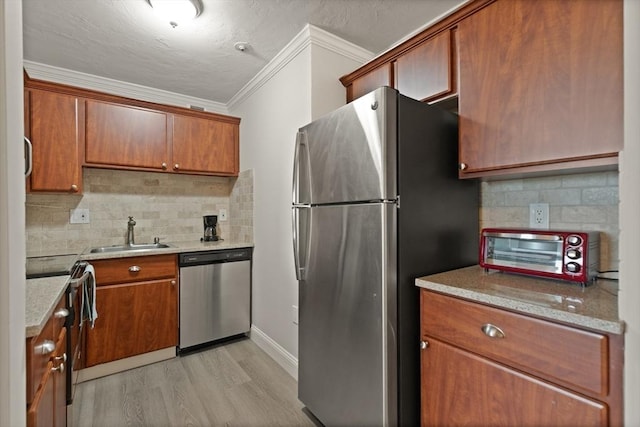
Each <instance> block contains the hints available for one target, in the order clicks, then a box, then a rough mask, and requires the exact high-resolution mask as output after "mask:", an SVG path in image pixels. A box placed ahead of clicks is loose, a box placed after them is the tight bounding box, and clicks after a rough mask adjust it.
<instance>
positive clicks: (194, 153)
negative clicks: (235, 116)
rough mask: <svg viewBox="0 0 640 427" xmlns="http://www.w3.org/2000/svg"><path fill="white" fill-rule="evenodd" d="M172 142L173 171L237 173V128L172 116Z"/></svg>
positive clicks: (195, 118) (226, 124)
mask: <svg viewBox="0 0 640 427" xmlns="http://www.w3.org/2000/svg"><path fill="white" fill-rule="evenodd" d="M172 142H173V143H172V152H173V165H172V168H173V169H174V170H176V171H177V170H180V171H183V172H215V173H218V174H222V175H237V174H238V164H239V152H238V146H239V144H238V126H237V125H234V124H232V123H226V122H221V121H218V120H207V119H202V118H197V117H189V116H181V115H178V114H174V115H173V141H172Z"/></svg>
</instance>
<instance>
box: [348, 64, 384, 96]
mask: <svg viewBox="0 0 640 427" xmlns="http://www.w3.org/2000/svg"><path fill="white" fill-rule="evenodd" d="M380 86H389V87H393V67H392V66H391V63H387V64H382V65H381V66H379V67H378V68H375V69H373V70H371V71H369V72H368V73H366V74H363V75H362V76H360V77H358V78H356V79H354V80H353V81H351V82H350V83H349V85H348V86H347V102H351V101H353V100H354V99H356V98H359V97H361V96H362V95H365V94H367V93H369V92H371V91H372V90H375V89H377V88H379V87H380Z"/></svg>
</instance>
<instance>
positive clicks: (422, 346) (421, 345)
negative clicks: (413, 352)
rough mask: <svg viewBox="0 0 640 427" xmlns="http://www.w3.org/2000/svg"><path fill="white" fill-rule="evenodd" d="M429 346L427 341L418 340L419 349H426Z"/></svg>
mask: <svg viewBox="0 0 640 427" xmlns="http://www.w3.org/2000/svg"><path fill="white" fill-rule="evenodd" d="M427 347H429V341H420V350H426V349H427Z"/></svg>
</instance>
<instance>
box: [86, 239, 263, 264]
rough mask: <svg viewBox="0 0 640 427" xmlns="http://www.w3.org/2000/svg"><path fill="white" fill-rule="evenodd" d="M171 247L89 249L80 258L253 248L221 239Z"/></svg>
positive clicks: (184, 243)
mask: <svg viewBox="0 0 640 427" xmlns="http://www.w3.org/2000/svg"><path fill="white" fill-rule="evenodd" d="M168 244H169V245H170V247H169V248H163V249H149V250H144V251H118V252H106V253H95V254H92V253H88V252H87V251H88V249H87V250H85V251H83V252H82V253H81V254H80V255H79V256H78V259H80V260H83V261H93V260H98V259H117V258H130V257H139V256H150V255H170V254H181V253H186V252H205V251H222V250H226V249H240V248H253V247H254V244H253V243H250V242H233V241H224V240H219V241H216V242H168Z"/></svg>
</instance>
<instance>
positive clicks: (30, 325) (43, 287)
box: [24, 276, 69, 338]
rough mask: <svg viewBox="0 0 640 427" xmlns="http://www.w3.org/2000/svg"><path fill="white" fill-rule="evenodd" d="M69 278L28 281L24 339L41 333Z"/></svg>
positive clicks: (45, 278)
mask: <svg viewBox="0 0 640 427" xmlns="http://www.w3.org/2000/svg"><path fill="white" fill-rule="evenodd" d="M68 280H69V276H55V277H43V278H40V279H28V280H27V284H26V288H25V300H26V307H25V308H26V309H25V322H24V323H25V326H26V337H27V338H31V337H35V336H36V335H38V334H39V333H40V332H42V328H44V326H45V325H46V323H47V320H49V317H51V315H52V314H53V309H54V308H55V307H56V304H57V303H58V301H60V298H61V297H62V296H63V295H64V292H65V290H66V289H67V281H68Z"/></svg>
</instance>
